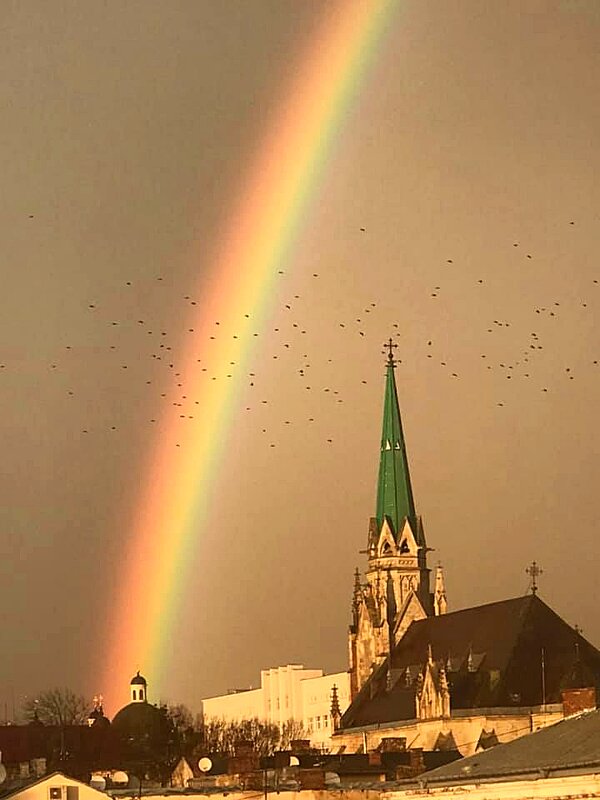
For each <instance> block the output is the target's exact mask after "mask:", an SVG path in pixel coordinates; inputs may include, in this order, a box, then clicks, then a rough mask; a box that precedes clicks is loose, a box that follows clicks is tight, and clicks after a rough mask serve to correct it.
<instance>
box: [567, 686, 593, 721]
mask: <svg viewBox="0 0 600 800" xmlns="http://www.w3.org/2000/svg"><path fill="white" fill-rule="evenodd" d="M560 694H561V698H562V704H563V714H564V716H565V717H570V716H571V715H572V714H579V713H580V712H581V711H593V710H594V709H595V708H596V689H595V688H594V687H593V686H592V687H590V688H588V689H563V691H562V692H561V693H560Z"/></svg>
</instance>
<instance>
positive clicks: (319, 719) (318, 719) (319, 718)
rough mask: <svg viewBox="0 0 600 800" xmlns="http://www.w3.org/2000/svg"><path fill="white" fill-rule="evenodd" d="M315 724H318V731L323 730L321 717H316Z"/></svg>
mask: <svg viewBox="0 0 600 800" xmlns="http://www.w3.org/2000/svg"><path fill="white" fill-rule="evenodd" d="M315 722H316V723H317V730H318V731H320V730H321V717H315Z"/></svg>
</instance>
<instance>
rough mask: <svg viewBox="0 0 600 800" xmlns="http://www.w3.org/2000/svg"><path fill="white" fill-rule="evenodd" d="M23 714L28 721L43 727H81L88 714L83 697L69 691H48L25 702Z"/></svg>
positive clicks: (86, 704)
mask: <svg viewBox="0 0 600 800" xmlns="http://www.w3.org/2000/svg"><path fill="white" fill-rule="evenodd" d="M23 713H24V715H25V718H26V719H27V720H29V721H33V720H35V719H38V720H39V721H40V722H43V723H44V725H61V726H64V725H81V724H82V723H83V722H84V721H85V720H86V718H87V716H88V713H89V708H88V703H87V702H86V700H85V697H82V696H81V695H76V694H75V692H73V691H71V689H59V688H56V689H48V690H47V691H45V692H40V693H39V694H38V695H36V696H35V697H31V698H29V699H28V700H26V701H25V704H24V705H23Z"/></svg>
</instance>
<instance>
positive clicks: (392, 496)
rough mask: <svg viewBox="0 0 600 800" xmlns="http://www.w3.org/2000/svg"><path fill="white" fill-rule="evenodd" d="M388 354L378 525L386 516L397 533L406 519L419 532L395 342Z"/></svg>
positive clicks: (378, 486) (380, 460) (377, 514)
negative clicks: (395, 355)
mask: <svg viewBox="0 0 600 800" xmlns="http://www.w3.org/2000/svg"><path fill="white" fill-rule="evenodd" d="M386 347H387V348H388V358H387V365H386V378H385V396H384V402H383V427H382V431H381V454H380V459H379V478H378V481H377V510H376V518H377V523H378V526H379V529H381V526H382V525H383V521H384V519H385V518H386V517H387V518H388V520H389V521H390V522H391V525H392V528H393V534H394V536H398V535H399V533H400V531H401V530H402V528H403V526H404V520H405V519H407V520H408V521H409V523H410V526H411V528H412V530H413V533H414V534H415V535H417V515H416V513H415V501H414V499H413V493H412V487H411V484H410V473H409V470H408V458H407V457H406V446H405V444H404V434H403V432H402V422H401V420H400V405H399V403H398V392H397V389H396V377H395V374H394V369H395V366H396V361H395V359H394V351H393V348H394V347H397V345H395V344H393V342H392V340H391V339H390V340H389V342H388V343H387V344H386Z"/></svg>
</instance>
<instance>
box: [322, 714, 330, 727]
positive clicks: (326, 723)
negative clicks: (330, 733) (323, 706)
mask: <svg viewBox="0 0 600 800" xmlns="http://www.w3.org/2000/svg"><path fill="white" fill-rule="evenodd" d="M323 727H324V728H328V727H329V715H328V714H326V715H325V716H324V717H323Z"/></svg>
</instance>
